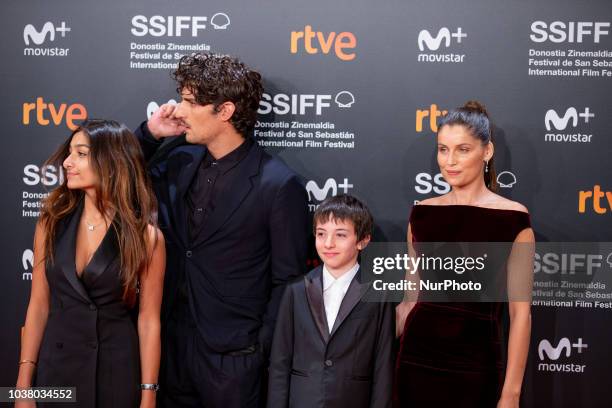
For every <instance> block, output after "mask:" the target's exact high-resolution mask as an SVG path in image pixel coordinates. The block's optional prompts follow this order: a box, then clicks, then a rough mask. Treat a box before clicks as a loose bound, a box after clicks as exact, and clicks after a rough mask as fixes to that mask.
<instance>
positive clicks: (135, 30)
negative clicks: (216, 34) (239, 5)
mask: <svg viewBox="0 0 612 408" xmlns="http://www.w3.org/2000/svg"><path fill="white" fill-rule="evenodd" d="M207 21H208V17H207V16H159V15H156V16H151V17H150V18H149V17H147V16H144V15H141V14H139V15H136V16H134V17H132V30H131V32H132V35H135V36H137V37H144V36H146V35H150V36H153V37H165V36H167V37H182V36H183V35H191V36H192V37H197V36H198V35H199V33H200V32H201V31H204V30H206V22H207ZM210 25H212V27H213V29H215V30H226V29H227V27H228V26H229V25H230V18H229V16H228V15H227V14H225V13H216V14H214V15H213V16H212V17H211V18H210Z"/></svg>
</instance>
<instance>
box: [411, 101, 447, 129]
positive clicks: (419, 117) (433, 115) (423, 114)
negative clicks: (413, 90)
mask: <svg viewBox="0 0 612 408" xmlns="http://www.w3.org/2000/svg"><path fill="white" fill-rule="evenodd" d="M447 113H448V111H447V110H446V109H444V110H440V109H439V108H438V105H436V104H435V103H432V104H431V105H429V109H417V111H416V126H415V130H416V131H417V132H423V123H424V122H425V118H429V129H430V130H431V131H432V132H434V133H436V132H438V123H437V121H438V118H439V117H441V116H444V115H446V114H447Z"/></svg>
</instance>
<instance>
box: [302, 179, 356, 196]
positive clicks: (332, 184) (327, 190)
mask: <svg viewBox="0 0 612 408" xmlns="http://www.w3.org/2000/svg"><path fill="white" fill-rule="evenodd" d="M352 187H353V185H352V184H349V181H348V179H347V178H345V179H344V180H343V182H342V183H338V182H336V180H334V179H333V178H328V179H327V180H325V184H324V185H323V187H322V188H321V187H319V185H318V184H317V182H316V181H314V180H310V181H309V182H308V183H306V191H307V192H308V200H309V201H313V197H314V198H315V199H316V200H317V201H323V200H325V199H326V198H327V197H333V196H335V195H337V194H338V188H341V189H342V190H343V192H344V194H346V193H348V190H349V188H352Z"/></svg>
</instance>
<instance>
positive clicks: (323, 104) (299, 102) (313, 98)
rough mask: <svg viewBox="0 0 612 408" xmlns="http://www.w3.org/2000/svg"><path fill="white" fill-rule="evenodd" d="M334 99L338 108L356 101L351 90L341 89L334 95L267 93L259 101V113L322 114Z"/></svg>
mask: <svg viewBox="0 0 612 408" xmlns="http://www.w3.org/2000/svg"><path fill="white" fill-rule="evenodd" d="M332 100H333V101H334V102H335V103H336V105H337V106H338V108H340V109H347V108H350V107H352V106H353V104H354V103H355V96H354V95H353V94H352V93H351V92H349V91H340V92H338V93H337V94H336V95H335V97H334V95H331V94H328V95H322V94H291V95H288V94H284V93H278V94H274V95H270V94H268V93H265V92H264V94H263V95H262V97H261V101H259V109H258V111H257V113H259V114H260V115H267V114H269V113H272V112H274V113H275V114H276V115H288V114H291V115H306V114H308V113H310V112H312V111H314V113H315V115H317V116H320V115H322V114H323V110H324V109H326V108H329V107H331V106H332V105H331V101H332Z"/></svg>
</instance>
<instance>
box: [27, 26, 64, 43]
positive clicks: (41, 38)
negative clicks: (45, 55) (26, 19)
mask: <svg viewBox="0 0 612 408" xmlns="http://www.w3.org/2000/svg"><path fill="white" fill-rule="evenodd" d="M55 32H58V33H60V35H61V36H62V38H63V37H66V33H67V32H70V27H66V22H65V21H62V24H61V25H60V26H58V27H56V26H55V25H54V24H53V23H52V22H50V21H47V22H46V23H45V24H44V25H43V27H42V29H41V30H40V31H38V30H37V29H36V27H34V26H33V25H32V24H28V25H26V26H25V27H24V28H23V42H24V43H25V45H30V41H31V42H33V43H34V44H36V45H41V44H42V43H44V42H45V40H46V39H47V36H49V41H55Z"/></svg>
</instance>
